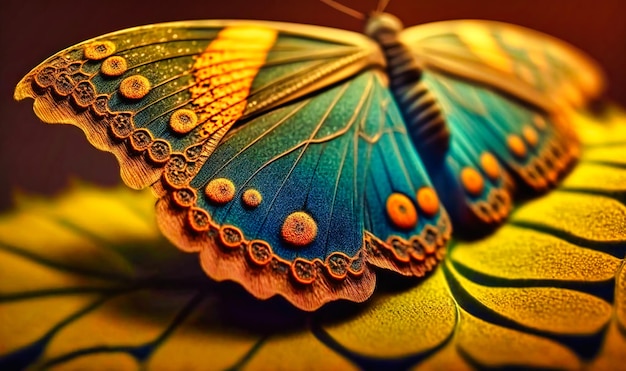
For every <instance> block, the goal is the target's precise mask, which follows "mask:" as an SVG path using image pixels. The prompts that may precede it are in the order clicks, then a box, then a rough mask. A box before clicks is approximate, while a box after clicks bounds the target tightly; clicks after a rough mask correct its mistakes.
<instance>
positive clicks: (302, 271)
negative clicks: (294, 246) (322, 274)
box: [291, 258, 317, 285]
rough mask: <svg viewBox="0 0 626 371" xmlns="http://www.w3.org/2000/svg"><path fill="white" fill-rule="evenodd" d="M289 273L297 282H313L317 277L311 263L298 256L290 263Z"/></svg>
mask: <svg viewBox="0 0 626 371" xmlns="http://www.w3.org/2000/svg"><path fill="white" fill-rule="evenodd" d="M291 273H292V274H293V277H294V278H295V279H296V280H297V281H298V282H300V283H302V284H307V285H308V284H311V283H313V282H314V281H315V278H316V277H317V273H316V270H315V266H314V265H313V263H311V262H310V261H308V260H304V259H300V258H296V259H295V260H294V261H293V263H291Z"/></svg>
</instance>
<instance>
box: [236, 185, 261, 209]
mask: <svg viewBox="0 0 626 371" xmlns="http://www.w3.org/2000/svg"><path fill="white" fill-rule="evenodd" d="M241 200H242V201H243V204H244V205H245V206H246V207H248V208H250V209H253V208H255V207H258V206H259V205H260V204H261V202H262V201H263V196H261V193H259V191H257V190H256V189H248V190H246V191H245V192H244V193H243V195H241Z"/></svg>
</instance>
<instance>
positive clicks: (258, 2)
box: [0, 0, 626, 211]
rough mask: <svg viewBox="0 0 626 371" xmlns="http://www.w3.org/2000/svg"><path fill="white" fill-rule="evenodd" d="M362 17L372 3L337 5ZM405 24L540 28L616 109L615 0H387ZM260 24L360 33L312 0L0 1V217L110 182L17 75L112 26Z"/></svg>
mask: <svg viewBox="0 0 626 371" xmlns="http://www.w3.org/2000/svg"><path fill="white" fill-rule="evenodd" d="M342 3H343V4H346V5H348V6H350V7H353V8H355V9H358V10H360V11H362V12H368V11H370V10H372V9H374V8H375V7H376V0H343V1H342ZM387 11H388V12H389V13H393V14H395V15H396V16H398V17H399V18H400V19H401V20H402V21H403V22H404V24H405V25H406V26H407V27H408V26H412V25H417V24H420V23H426V22H433V21H440V20H446V19H463V18H475V19H491V20H498V21H504V22H510V23H516V24H519V25H522V26H526V27H530V28H533V29H536V30H539V31H543V32H546V33H548V34H551V35H553V36H556V37H558V38H561V39H563V40H566V41H568V42H569V43H571V44H573V45H575V46H577V47H579V48H580V49H582V50H584V51H586V52H587V53H588V54H590V55H591V56H593V57H594V58H595V59H596V60H597V61H598V62H599V63H600V65H602V66H603V68H604V69H605V71H606V75H607V77H608V80H609V89H608V92H607V97H608V98H609V99H611V100H614V101H616V102H618V103H620V104H622V105H626V1H624V0H594V1H590V0H507V1H500V0H473V1H468V0H392V1H391V3H390V5H389V6H388V8H387ZM235 18H239V19H262V20H274V21H286V22H296V23H309V24H316V25H323V26H330V27H336V28H343V29H348V30H353V31H358V32H360V31H361V30H362V28H363V25H362V24H361V22H360V21H358V20H356V19H352V18H350V17H348V16H346V15H345V14H342V13H339V12H338V11H336V10H334V9H331V8H330V7H328V6H327V5H325V4H323V3H321V2H320V1H318V0H291V1H287V0H284V1H279V0H273V1H272V0H203V1H198V0H175V1H162V2H158V1H155V0H140V1H132V0H105V1H84V0H83V1H59V0H53V1H48V0H45V1H44V0H2V2H1V3H0V211H1V210H5V209H7V208H9V207H11V206H12V194H14V192H15V191H18V190H19V191H25V192H28V193H42V194H54V193H57V192H59V191H60V190H62V189H63V188H65V187H66V186H67V185H68V184H70V183H71V181H72V180H76V179H78V180H84V181H89V182H92V183H98V184H103V185H114V184H117V183H119V182H120V180H119V168H118V166H117V163H116V162H115V160H114V158H113V156H112V155H110V154H108V153H104V152H100V151H98V150H96V149H94V148H93V147H91V145H89V143H88V142H87V140H86V139H85V138H84V135H83V134H82V132H81V131H80V130H79V129H78V128H76V127H73V126H70V125H61V126H56V125H46V124H43V123H41V122H40V121H39V120H38V119H37V117H36V116H35V115H34V113H33V112H32V101H31V100H27V101H22V102H19V103H18V102H15V101H13V89H14V87H15V85H16V84H17V82H18V81H19V79H20V78H21V77H22V76H23V75H25V74H26V73H28V72H29V71H30V70H31V69H32V68H33V67H35V66H36V65H37V64H39V63H40V62H42V61H43V60H44V59H45V58H47V57H49V56H50V55H52V54H54V53H56V52H57V51H60V50H61V49H64V48H66V47H68V46H71V45H73V44H75V43H78V42H80V41H83V40H85V39H88V38H91V37H95V36H99V35H101V34H104V33H107V32H111V31H116V30H119V29H123V28H127V27H132V26H138V25H144V24H150V23H157V22H165V21H177V20H189V19H235Z"/></svg>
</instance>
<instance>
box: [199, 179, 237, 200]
mask: <svg viewBox="0 0 626 371" xmlns="http://www.w3.org/2000/svg"><path fill="white" fill-rule="evenodd" d="M204 192H205V194H206V196H207V197H208V198H209V200H211V202H213V203H215V204H218V205H223V204H226V203H228V202H230V201H231V200H232V199H233V198H234V197H235V185H234V184H233V182H232V181H230V180H229V179H226V178H217V179H213V180H212V181H210V182H209V184H207V186H206V188H205V190H204Z"/></svg>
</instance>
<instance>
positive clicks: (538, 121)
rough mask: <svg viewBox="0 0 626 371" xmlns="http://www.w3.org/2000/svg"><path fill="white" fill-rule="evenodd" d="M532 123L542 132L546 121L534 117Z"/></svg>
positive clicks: (539, 117)
mask: <svg viewBox="0 0 626 371" xmlns="http://www.w3.org/2000/svg"><path fill="white" fill-rule="evenodd" d="M533 122H534V123H535V126H536V127H537V129H539V130H543V129H545V128H546V119H544V118H543V117H541V116H539V115H537V116H535V118H534V119H533Z"/></svg>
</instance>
